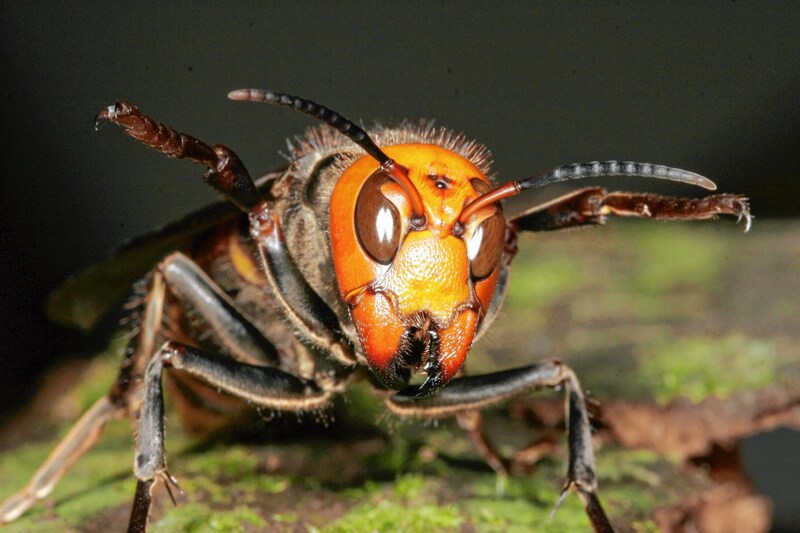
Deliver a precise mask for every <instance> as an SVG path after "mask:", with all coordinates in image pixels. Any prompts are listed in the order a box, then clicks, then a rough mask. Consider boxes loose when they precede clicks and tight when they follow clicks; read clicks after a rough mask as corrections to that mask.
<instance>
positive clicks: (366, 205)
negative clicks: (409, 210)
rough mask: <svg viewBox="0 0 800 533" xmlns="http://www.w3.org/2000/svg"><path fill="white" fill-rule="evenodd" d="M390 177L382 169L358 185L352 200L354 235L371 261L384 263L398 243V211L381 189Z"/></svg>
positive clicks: (392, 254) (390, 257)
mask: <svg viewBox="0 0 800 533" xmlns="http://www.w3.org/2000/svg"><path fill="white" fill-rule="evenodd" d="M392 181H393V180H392V178H391V177H390V176H389V175H388V174H386V173H385V172H382V171H380V170H379V171H377V172H375V173H374V174H372V176H370V177H369V178H368V179H367V181H366V182H365V183H364V186H363V187H361V192H359V193H358V200H356V212H355V223H356V235H357V236H358V242H359V244H361V247H362V248H363V249H364V251H366V252H367V253H368V254H369V255H370V256H372V258H373V259H375V261H377V262H378V263H381V264H382V265H388V264H389V263H391V262H392V259H394V256H395V254H396V253H397V248H398V246H399V245H400V230H401V228H402V225H401V223H400V213H399V212H398V210H397V208H396V207H395V206H394V204H392V202H390V201H389V199H388V198H386V196H384V194H383V193H382V192H381V187H382V186H383V185H384V184H385V183H388V182H392Z"/></svg>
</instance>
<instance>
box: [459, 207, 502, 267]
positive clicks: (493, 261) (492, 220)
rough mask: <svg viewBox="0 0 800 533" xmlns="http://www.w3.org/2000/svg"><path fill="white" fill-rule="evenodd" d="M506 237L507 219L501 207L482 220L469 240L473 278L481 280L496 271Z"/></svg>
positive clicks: (468, 248) (468, 250)
mask: <svg viewBox="0 0 800 533" xmlns="http://www.w3.org/2000/svg"><path fill="white" fill-rule="evenodd" d="M505 238H506V221H505V219H504V218H503V213H502V211H500V210H499V209H498V210H497V212H496V213H495V214H493V215H492V216H490V217H489V218H487V219H486V220H484V221H483V222H481V223H480V224H479V225H478V227H477V228H475V231H474V232H473V233H472V236H470V238H469V240H468V241H467V255H468V257H469V270H470V274H471V275H472V279H473V280H480V279H483V278H485V277H487V276H488V275H489V274H491V273H492V272H494V269H495V267H496V266H497V263H498V262H499V261H500V256H501V255H502V253H503V247H504V245H505Z"/></svg>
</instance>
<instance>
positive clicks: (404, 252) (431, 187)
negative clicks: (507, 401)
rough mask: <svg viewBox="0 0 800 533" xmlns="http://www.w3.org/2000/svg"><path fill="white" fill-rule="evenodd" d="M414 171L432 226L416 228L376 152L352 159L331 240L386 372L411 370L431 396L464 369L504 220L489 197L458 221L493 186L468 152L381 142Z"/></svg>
mask: <svg viewBox="0 0 800 533" xmlns="http://www.w3.org/2000/svg"><path fill="white" fill-rule="evenodd" d="M383 150H384V152H385V153H386V155H388V156H389V157H390V158H392V159H393V160H394V161H395V162H396V163H397V164H398V165H400V166H401V167H403V168H404V169H407V171H408V177H409V178H410V180H411V182H412V183H413V185H414V187H415V188H416V190H417V191H418V192H419V194H420V196H421V198H422V201H423V203H424V211H425V212H424V215H425V221H426V224H425V226H424V227H423V228H422V229H417V228H415V227H412V224H411V222H410V220H411V216H412V202H411V200H410V199H409V197H408V194H407V191H406V190H405V189H404V188H403V187H402V186H401V185H400V184H398V183H397V182H396V181H395V180H394V179H392V178H391V177H390V176H389V174H387V173H386V172H384V171H382V170H381V169H380V167H379V164H378V163H377V162H376V161H375V160H374V159H372V158H370V157H367V156H365V157H362V158H361V159H359V160H357V161H356V162H355V163H353V164H352V165H351V166H350V167H348V169H347V170H346V171H345V172H344V173H343V174H342V176H341V177H340V178H339V181H338V183H337V185H336V188H335V189H334V191H333V196H332V198H331V221H330V222H331V223H330V230H331V243H332V247H333V258H334V267H335V269H336V276H337V279H338V283H339V291H340V293H341V295H342V297H343V298H344V299H345V301H346V302H347V303H348V304H349V306H350V310H351V316H352V318H353V322H354V324H355V326H356V329H357V331H358V336H359V340H360V343H361V348H362V350H363V352H364V355H365V357H366V359H367V362H368V363H369V366H370V368H371V369H372V370H373V372H374V373H375V375H376V376H377V377H378V379H379V380H380V381H381V382H382V383H383V384H384V385H386V386H387V387H390V388H393V389H399V388H402V387H403V386H405V385H406V384H407V382H408V377H409V373H410V372H411V371H414V370H422V371H424V372H426V373H427V375H428V377H427V380H426V381H425V383H424V384H423V385H422V387H421V389H420V395H425V394H432V393H433V392H435V391H436V390H438V389H439V388H441V387H442V386H443V385H444V384H445V383H447V382H448V381H449V380H450V379H451V378H452V377H453V376H454V375H455V374H456V372H457V371H458V369H459V368H460V367H461V364H462V363H463V362H464V359H465V358H466V355H467V353H468V351H469V348H470V346H471V345H472V341H473V339H474V338H475V332H476V330H477V327H478V325H479V324H480V321H481V319H482V317H483V316H484V315H485V314H486V311H487V309H488V307H489V304H490V302H491V298H492V295H493V294H494V290H495V285H496V283H497V276H498V272H499V264H500V258H501V256H502V251H503V245H504V239H505V220H504V218H503V215H502V212H501V210H500V208H499V205H497V204H489V205H487V206H485V207H483V208H481V209H479V210H478V211H476V212H475V213H473V214H472V215H471V216H470V217H469V218H468V219H467V220H464V221H462V222H459V220H458V219H459V216H460V215H461V213H462V211H463V209H464V206H466V205H467V204H469V203H470V202H472V201H473V200H475V199H476V198H478V197H479V196H481V194H483V193H485V192H487V191H489V190H490V189H491V188H492V185H491V184H490V182H489V180H488V179H487V178H486V177H485V176H484V175H483V174H482V173H481V172H480V171H479V170H478V169H477V168H476V167H475V166H474V165H473V164H472V163H470V162H469V161H468V160H466V159H464V158H463V157H461V156H459V155H457V154H455V153H453V152H451V151H449V150H446V149H444V148H441V147H439V146H436V145H430V144H403V145H395V146H389V147H385V148H383Z"/></svg>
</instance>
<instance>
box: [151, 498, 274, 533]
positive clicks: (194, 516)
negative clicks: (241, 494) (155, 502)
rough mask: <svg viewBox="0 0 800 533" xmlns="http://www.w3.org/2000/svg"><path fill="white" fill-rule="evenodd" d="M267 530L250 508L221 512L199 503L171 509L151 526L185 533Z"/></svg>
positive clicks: (154, 528) (240, 507) (155, 529)
mask: <svg viewBox="0 0 800 533" xmlns="http://www.w3.org/2000/svg"><path fill="white" fill-rule="evenodd" d="M248 526H251V527H248ZM265 527H267V522H266V521H265V520H264V519H263V518H261V516H260V515H259V514H258V513H257V512H256V511H254V510H252V509H250V508H248V507H244V506H236V507H234V508H232V509H230V510H227V511H220V510H214V509H212V508H211V507H209V506H208V505H205V504H203V503H197V502H192V503H187V504H184V505H181V506H179V507H177V508H176V509H170V511H169V512H168V513H166V514H165V516H164V518H162V519H161V520H158V521H156V522H154V523H151V524H150V530H152V531H165V532H172V531H183V532H186V533H206V532H218V531H226V532H228V531H229V532H238V531H253V530H260V529H263V528H265Z"/></svg>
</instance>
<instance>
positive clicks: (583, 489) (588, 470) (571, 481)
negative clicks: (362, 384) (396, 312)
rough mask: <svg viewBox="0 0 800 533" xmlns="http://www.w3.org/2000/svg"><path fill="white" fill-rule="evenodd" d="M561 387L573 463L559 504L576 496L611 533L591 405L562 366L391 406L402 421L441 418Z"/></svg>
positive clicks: (483, 380) (467, 380) (457, 384)
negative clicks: (598, 474)
mask: <svg viewBox="0 0 800 533" xmlns="http://www.w3.org/2000/svg"><path fill="white" fill-rule="evenodd" d="M561 385H564V386H565V388H566V390H567V401H566V404H567V405H566V409H567V443H568V448H569V461H568V465H567V480H566V483H565V484H564V488H563V490H562V492H561V497H560V498H559V500H558V503H561V500H562V499H563V498H564V496H565V495H566V493H567V491H568V490H570V489H573V490H575V491H576V492H577V493H578V495H579V496H580V498H581V501H582V502H583V506H584V508H585V509H586V513H587V514H588V516H589V520H590V521H591V523H592V527H594V529H595V531H597V532H603V533H605V532H611V531H613V528H612V526H611V523H610V522H609V520H608V518H607V517H606V514H605V511H604V510H603V507H602V505H601V504H600V500H599V499H598V497H597V478H596V477H595V472H594V452H593V450H592V433H591V426H590V424H589V414H588V412H587V410H586V401H585V399H584V396H583V391H582V389H581V386H580V383H579V382H578V378H577V377H576V376H575V373H574V372H573V371H572V369H570V368H569V367H568V366H566V365H564V364H563V363H561V362H558V361H550V362H547V363H542V364H537V365H530V366H525V367H520V368H515V369H511V370H505V371H502V372H495V373H492V374H485V375H481V376H468V377H463V378H457V379H454V380H453V381H451V382H450V383H449V384H448V385H447V386H445V387H444V388H443V389H442V390H441V391H439V393H438V394H435V395H433V396H429V397H425V398H418V397H416V396H415V395H416V393H417V389H418V387H409V388H408V389H406V390H404V391H401V392H399V393H397V394H395V395H394V396H391V397H390V398H388V399H387V400H386V403H387V405H388V407H389V409H390V410H391V411H393V412H395V413H396V414H398V415H400V416H406V417H420V418H440V417H444V416H452V415H459V414H461V413H465V412H467V411H471V410H475V409H481V408H483V407H487V406H489V405H493V404H496V403H499V402H502V401H505V400H508V399H510V398H512V397H514V396H518V395H520V394H523V393H525V392H528V391H530V390H532V389H535V388H540V387H550V388H555V387H559V386H561ZM558 503H557V504H556V507H557V506H558Z"/></svg>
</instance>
